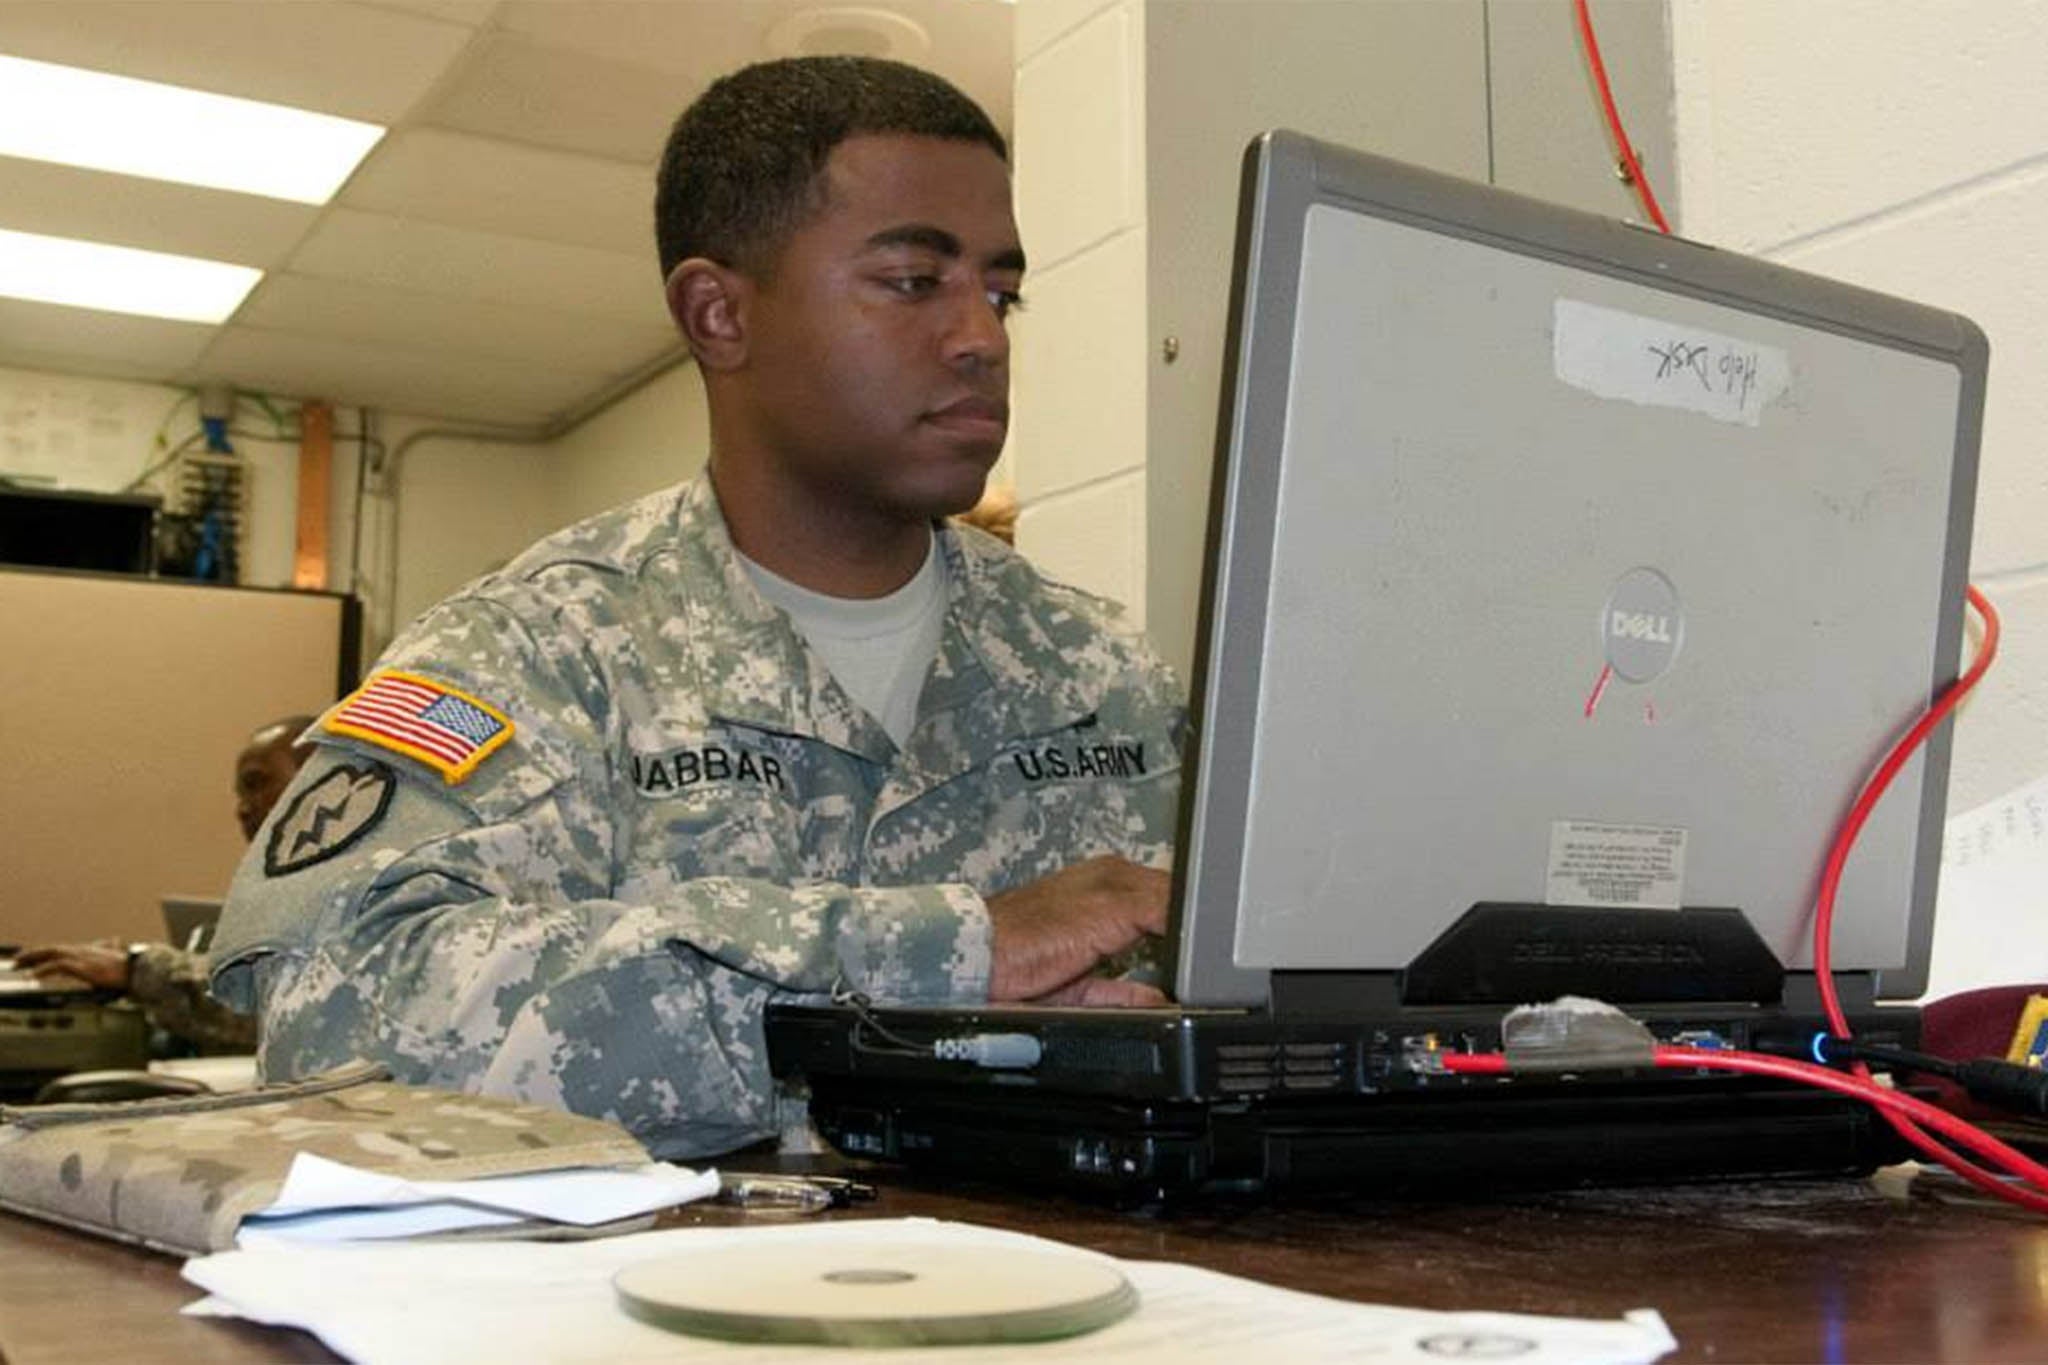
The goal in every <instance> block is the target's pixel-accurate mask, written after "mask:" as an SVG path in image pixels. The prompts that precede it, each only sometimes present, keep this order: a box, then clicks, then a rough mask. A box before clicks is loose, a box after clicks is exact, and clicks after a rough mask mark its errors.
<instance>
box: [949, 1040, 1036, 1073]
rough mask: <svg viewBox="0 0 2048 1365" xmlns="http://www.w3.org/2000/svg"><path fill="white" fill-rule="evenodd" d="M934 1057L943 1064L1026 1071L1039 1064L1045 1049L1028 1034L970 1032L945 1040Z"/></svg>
mask: <svg viewBox="0 0 2048 1365" xmlns="http://www.w3.org/2000/svg"><path fill="white" fill-rule="evenodd" d="M932 1055H933V1056H935V1057H937V1058H938V1059H939V1060H940V1061H943V1062H973V1063H974V1064H975V1065H976V1066H981V1067H987V1068H988V1069H989V1070H991V1071H1022V1070H1024V1069H1026V1068H1029V1067H1034V1066H1037V1065H1038V1059H1039V1058H1040V1057H1043V1056H1044V1055H1045V1048H1044V1046H1043V1045H1042V1044H1040V1043H1039V1041H1038V1040H1037V1039H1036V1038H1034V1037H1032V1036H1031V1035H1030V1034H1028V1033H970V1034H968V1035H967V1036H965V1037H963V1038H941V1039H939V1040H938V1041H937V1042H935V1043H933V1044H932Z"/></svg>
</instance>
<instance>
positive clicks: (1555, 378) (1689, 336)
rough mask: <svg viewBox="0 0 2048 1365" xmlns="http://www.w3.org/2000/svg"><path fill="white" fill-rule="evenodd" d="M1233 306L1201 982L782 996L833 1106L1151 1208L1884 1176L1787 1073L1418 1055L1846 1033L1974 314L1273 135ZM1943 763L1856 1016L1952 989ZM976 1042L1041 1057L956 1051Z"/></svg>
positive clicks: (1945, 750) (1892, 837)
mask: <svg viewBox="0 0 2048 1365" xmlns="http://www.w3.org/2000/svg"><path fill="white" fill-rule="evenodd" d="M1230 325H1231V336H1230V348H1229V351H1228V357H1227V360H1226V372H1225V376H1224V389H1223V395H1222V398H1223V403H1222V408H1223V411H1222V420H1221V422H1220V425H1219V451H1218V458H1217V467H1216V473H1215V484H1214V492H1213V498H1212V508H1211V527H1210V537H1209V547H1208V564H1207V569H1206V579H1205V591H1204V597H1205V606H1204V615H1203V618H1202V622H1201V626H1200V634H1199V639H1198V643H1197V658H1196V671H1195V676H1194V679H1193V699H1192V706H1193V708H1194V719H1195V726H1194V738H1193V739H1192V740H1191V745H1190V752H1189V753H1188V754H1187V755H1186V758H1185V763H1184V766H1183V774H1182V777H1183V783H1184V789H1183V793H1182V799H1183V803H1184V805H1183V812H1182V818H1181V826H1180V833H1179V841H1178V844H1177V850H1178V854H1177V867H1176V871H1175V879H1174V892H1173V895H1174V906H1173V920H1172V925H1171V933H1170V946H1171V952H1172V959H1173V964H1172V974H1171V985H1172V993H1173V995H1174V998H1175V1000H1176V1001H1177V1002H1178V1003H1177V1004H1176V1005H1175V1006H1174V1007H1172V1008H1168V1009H1151V1010H1119V1011H1085V1010H1073V1009H1043V1008H1039V1009H1034V1008H1030V1007H1014V1006H1011V1007H999V1006H978V1007H968V1008H955V1009H884V1008H873V1009H866V1010H863V1009H849V1008H847V1007H844V1006H831V1007H821V1006H800V1005H779V1006H776V1007H774V1008H772V1009H771V1010H770V1013H769V1021H768V1042H769V1049H770V1061H771V1065H772V1067H773V1068H774V1070H775V1071H776V1072H777V1074H778V1075H782V1076H792V1077H793V1076H801V1077H802V1078H803V1079H804V1082H805V1083H806V1084H808V1086H809V1088H810V1091H811V1094H812V1114H813V1118H814V1121H815V1122H816V1123H817V1124H818V1126H819V1128H820V1129H821V1130H822V1131H823V1132H824V1133H825V1135H826V1136H827V1137H828V1138H829V1139H830V1140H832V1141H833V1142H834V1143H835V1144H836V1145H837V1146H839V1147H840V1148H841V1149H842V1150H844V1151H847V1152H849V1153H853V1154H857V1155H861V1156H871V1157H880V1158H885V1159H891V1160H900V1161H906V1162H911V1163H916V1164H921V1165H925V1166H930V1167H934V1168H939V1169H945V1170H950V1171H954V1172H958V1173H969V1174H975V1175H984V1176H995V1177H999V1178H1004V1179H1011V1180H1024V1181H1037V1182H1051V1183H1056V1184H1063V1185H1067V1186H1071V1187H1076V1188H1081V1189H1090V1190H1098V1191H1104V1192H1109V1193H1113V1194H1116V1195H1118V1196H1136V1197H1141V1198H1144V1197H1154V1196H1160V1195H1167V1196H1171V1195H1175V1194H1178V1193H1184V1192H1188V1191H1216V1190H1232V1191H1252V1192H1260V1193H1268V1192H1276V1191H1278V1192H1285V1191H1290V1190H1355V1191H1363V1192H1368V1193H1401V1192H1406V1191H1410V1190H1417V1189H1426V1188H1432V1187H1441V1186H1443V1185H1444V1184H1446V1183H1454V1184H1456V1185H1457V1186H1458V1187H1459V1188H1462V1189H1467V1190H1469V1189H1473V1188H1484V1187H1497V1186H1503V1185H1513V1184H1540V1185H1558V1184H1566V1185H1569V1184H1577V1183H1595V1182H1601V1183H1605V1182H1634V1181H1644V1180H1651V1181H1661V1180H1680V1179H1703V1178H1713V1177H1750V1176H1764V1175H1793V1174H1800V1175H1807V1174H1816V1175H1817V1174H1834V1173H1851V1172H1860V1171H1865V1170H1868V1169H1870V1168H1871V1167H1873V1166H1875V1165H1876V1164H1879V1163H1881V1162H1883V1161H1885V1160H1889V1159H1893V1158H1894V1157H1895V1156H1896V1155H1897V1149H1896V1148H1895V1147H1894V1146H1892V1138H1891V1135H1890V1134H1889V1131H1888V1130H1887V1129H1886V1128H1885V1125H1884V1124H1883V1123H1882V1121H1881V1120H1877V1119H1876V1118H1875V1117H1874V1116H1873V1115H1872V1114H1870V1113H1869V1112H1868V1111H1867V1110H1866V1109H1865V1108H1864V1107H1863V1106H1860V1105H1857V1104H1855V1103H1854V1102H1850V1101H1843V1100H1839V1099H1837V1098H1835V1097H1833V1096H1831V1095H1828V1094H1825V1093H1822V1092H1818V1091H1812V1090H1808V1089H1806V1088H1803V1087H1795V1086H1791V1085H1789V1084H1785V1083H1778V1082H1769V1081H1756V1080H1752V1079H1739V1078H1733V1077H1728V1076H1723V1075H1713V1074H1707V1073H1675V1072H1668V1071H1652V1070H1650V1069H1648V1068H1642V1069H1638V1070H1635V1071H1620V1072H1593V1071H1588V1072H1586V1073H1585V1074H1581V1075H1560V1076H1557V1077H1554V1078H1531V1077H1527V1076H1519V1077H1514V1078H1501V1077H1473V1076H1462V1075H1446V1074H1442V1071H1441V1069H1440V1068H1437V1067H1433V1066H1432V1065H1431V1064H1430V1063H1431V1059H1432V1057H1433V1056H1436V1055H1438V1054H1440V1053H1441V1052H1442V1051H1444V1050H1446V1049H1449V1050H1474V1051H1489V1050H1495V1049H1498V1048H1499V1046H1500V1044H1501V1022H1502V1018H1503V1016H1504V1014H1505V1013H1506V1012H1507V1011H1508V1010H1509V1009H1510V1008H1512V1007H1514V1006H1517V1005H1521V1004H1525V1003H1528V1002H1534V1001H1545V1000H1550V999H1553V998H1555V997H1558V996H1562V995H1567V994H1570V995H1578V996H1585V997H1592V998H1595V999H1598V1000H1602V1001H1606V1002H1608V1003H1610V1004H1613V1005H1615V1006H1617V1007H1619V1008H1621V1009H1623V1010H1624V1011H1626V1012H1627V1013H1628V1014H1629V1015H1631V1016H1632V1017H1634V1018H1635V1019H1637V1020H1638V1021H1640V1022H1642V1023H1643V1024H1644V1025H1646V1026H1647V1027H1648V1028H1649V1029H1650V1031H1651V1032H1652V1033H1654V1034H1655V1035H1656V1036H1657V1037H1658V1038H1659V1039H1661V1040H1664V1041H1678V1042H1690V1043H1694V1044H1697V1045H1702V1046H1733V1047H1741V1048H1753V1049H1761V1050H1780V1051H1790V1050H1794V1049H1797V1048H1799V1047H1800V1046H1801V1045H1802V1044H1803V1043H1804V1042H1806V1041H1807V1040H1809V1039H1810V1038H1811V1036H1812V1035H1813V1034H1814V1033H1815V1032H1816V1031H1819V1030H1821V1029H1822V1028H1824V1021H1823V1018H1822V1015H1821V1012H1820V1009H1819V1007H1818V1004H1817V994H1816V989H1815V985H1814V981H1813V970H1812V962H1813V953H1812V948H1811V944H1810V941H1809V939H1810V931H1811V915H1812V906H1813V901H1814V897H1815V892H1816V888H1817V884H1818V881H1819V876H1820V871H1821V867H1822V863H1823V860H1824V858H1825V855H1826V853H1827V849H1828V846H1829V843H1830V840H1831V839H1832V837H1833V835H1834V832H1835V829H1836V826H1837V824H1838V823H1839V821H1840V820H1841V818H1842V817H1843V815H1844V814H1845V813H1846V812H1847V810H1848V809H1849V806H1850V804H1851V802H1852V800H1853V799H1854V797H1855V795H1856V793H1857V791H1858V790H1859V788H1860V787H1861V785H1862V783H1863V781H1864V778H1865V776H1866V774H1867V773H1868V772H1869V771H1870V770H1871V768H1872V767H1873V766H1874V764H1875V763H1876V761H1877V760H1878V758H1879V757H1880V756H1881V755H1882V754H1883V752H1884V751H1885V749H1886V747H1887V746H1888V745H1889V744H1890V743H1892V742H1893V740H1894V739H1895V738H1896V737H1897V735H1898V734H1900V733H1902V732H1903V730H1904V728H1905V727H1906V726H1907V725H1908V724H1909V723H1910V722H1911V721H1912V720H1913V719H1915V718H1916V717H1917V716H1918V714H1919V713H1920V712H1921V711H1922V710H1923V709H1924V708H1925V706H1926V705H1927V704H1928V702H1929V700H1930V698H1931V697H1933V696H1934V695H1936V694H1937V693H1938V692H1939V691H1940V690H1941V689H1942V688H1943V687H1945V686H1946V685H1947V684H1948V683H1950V682H1951V681H1952V680H1953V679H1954V677H1955V675H1956V672H1957V661H1958V657H1959V653H1960V650H1961V647H1962V628H1963V620H1964V608H1963V602H1964V589H1965V586H1966V571H1967V565H1968V558H1969V545H1970V526H1971V514H1972V509H1973V506H1974V501H1975V468H1976V452H1977V443H1978V433H1979V425H1980V420H1981V413H1982V406H1983V393H1984V377H1985V364H1986V357H1987V347H1986V344H1985V342H1984V339H1983V336H1982V334H1981V333H1980V332H1979V331H1978V330H1977V329H1976V328H1975V327H1974V326H1973V325H1971V324H1970V323H1969V322H1968V321H1966V320H1965V319H1962V318H1960V317H1956V316H1954V315H1951V314H1948V313H1944V312H1939V311H1936V310H1934V309H1930V308H1925V307H1921V306H1917V305H1914V304H1911V303H1907V302H1903V301H1900V300H1897V299H1892V298H1887V297H1882V296H1879V295H1876V294H1873V293H1870V292H1867V291H1864V290H1860V289H1855V288H1851V287H1848V286H1846V285H1841V284H1837V283H1833V282H1829V281H1826V280H1822V279H1818V278H1814V277H1811V276H1807V275H1802V274H1798V273H1795V272H1793V271H1790V270H1787V269H1784V268H1782V267H1779V266H1776V265H1772V264H1769V263H1766V262H1763V261H1759V260H1752V259H1746V258H1744V257H1742V256H1740V255H1737V254H1734V253H1730V252H1724V251H1718V250H1715V249H1712V248H1709V247H1706V246H1702V245H1699V244H1696V243H1692V242H1687V241H1684V240H1680V239H1676V238H1669V237H1664V236H1661V235H1657V234H1654V233H1650V232H1647V231H1643V230H1639V229H1637V228H1634V227H1631V226H1628V225H1626V224H1623V223H1619V222H1615V221H1610V220H1607V219H1603V218H1599V217H1596V216H1592V215H1588V214H1585V213H1580V212H1576V211H1573V210H1570V209H1566V208H1562V207H1558V206H1555V205H1550V204H1546V203H1541V202H1537V201H1534V200H1531V199H1527V198H1523V197H1520V196H1517V195H1514V194H1511V193H1507V192H1505V191H1502V190H1498V189H1495V188H1491V187H1488V186H1485V185H1480V184H1474V183H1470V182H1466V181H1463V180H1459V179H1454V178H1451V177H1448V176H1444V175H1440V174H1436V173H1433V172H1429V171H1426V170H1421V169H1418V168H1416V167H1413V166H1408V165H1403V164H1399V163H1396V162H1393V161H1389V160H1386V159H1383V158H1380V157H1376V156H1371V155H1367V154H1365V153H1362V152H1358V151H1353V150H1347V149H1345V148H1341V147H1337V146H1332V145H1329V144H1326V143H1321V142H1318V141H1315V140H1312V139H1310V138H1307V137H1304V136H1301V135H1298V134H1294V133H1288V132H1273V133H1269V134H1266V135H1265V136H1263V137H1261V138H1259V139H1258V140H1256V141H1255V142H1254V143H1253V144H1252V146H1251V148H1250V149H1249V151H1248V153H1247V156H1246V162H1245V171H1244V177H1243V182H1242V198H1241V212H1240V223H1239V237H1238V245H1237V257H1236V265H1235V273H1234V279H1233V286H1232V301H1231V307H1230ZM1949 744H1950V740H1949V734H1948V731H1947V728H1946V726H1944V727H1943V728H1942V729H1941V730H1938V731H1937V732H1936V733H1935V735H1934V737H1933V738H1932V740H1931V741H1930V742H1929V743H1928V744H1927V745H1926V746H1925V748H1924V749H1923V750H1922V751H1921V752H1920V753H1919V754H1918V755H1917V756H1916V757H1915V758H1914V759H1913V760H1912V761H1911V763H1909V764H1908V765H1907V767H1906V768H1905V770H1904V771H1903V772H1902V773H1901V774H1900V777H1899V779H1898V780H1897V782H1896V783H1895V785H1894V787H1893V789H1892V791H1891V793H1890V794H1889V795H1888V796H1887V797H1886V799H1885V801H1884V802H1883V803H1882V804H1881V805H1880V806H1879V807H1878V809H1877V811H1876V814H1875V815H1874V817H1873V818H1872V819H1871V821H1870V822H1869V824H1868V825H1867V827H1866V828H1865V830H1864V832H1863V834H1862V837H1861V839H1860V840H1859V843H1858V846H1857V849H1856V852H1855V854H1854V857H1853V858H1852V859H1851V861H1850V862H1849V865H1848V869H1847V873H1846V875H1845V877H1844V879H1843V882H1842V884H1841V893H1840V898H1839V902H1838V911H1837V928H1836V933H1835V941H1834V945H1833V946H1834V960H1835V963H1836V969H1837V981H1838V985H1839V988H1840V991H1841V994H1842V998H1843V1000H1844V1002H1845V1006H1846V1008H1847V1009H1848V1012H1849V1017H1850V1020H1851V1023H1852V1026H1853V1027H1854V1028H1855V1030H1856V1031H1857V1032H1858V1033H1859V1034H1861V1035H1864V1036H1866V1037H1868V1038H1870V1039H1872V1040H1873V1041H1878V1040H1882V1041H1889V1042H1892V1043H1895V1044H1899V1045H1908V1046H1909V1045H1910V1044H1911V1043H1912V1042H1913V1041H1914V1040H1915V1038H1916V1036H1917V1015H1916V1013H1915V1011H1914V1010H1913V1009H1911V1008H1910V1007H1905V1006H1900V1005H1892V1004H1886V1003H1883V1002H1886V1001H1892V1000H1906V999H1910V998H1911V997H1913V996H1915V995H1917V994H1918V993H1919V992H1920V990H1921V989H1922V985H1923V983H1924V981H1925V979H1926V975H1927V967H1928V961H1927V959H1928V951H1929V945H1930V941H1931V936H1932V930H1933V924H1932V915H1933V909H1934V891H1935V879H1936V874H1937V870H1938V864H1939V855H1940V840H1941V823H1942V814H1943V805H1944V794H1945V789H1946V785H1947V775H1948V758H1949ZM884 1030H886V1033H884V1032H883V1031H884ZM976 1034H997V1035H1000V1036H1002V1037H1004V1038H1005V1039H1008V1040H1011V1042H1012V1043H1015V1044H1016V1045H1015V1046H1011V1045H1010V1044H1006V1049H1007V1050H1010V1051H1013V1052H1015V1053H1017V1055H1018V1057H1019V1058H1020V1059H1024V1060H1020V1062H1019V1064H1017V1065H1012V1066H1008V1067H1000V1068H988V1067H982V1066H977V1065H975V1064H974V1063H972V1062H967V1061H959V1060H950V1059H948V1058H947V1057H946V1056H943V1055H941V1054H945V1053H948V1052H951V1051H952V1050H953V1049H950V1048H948V1047H946V1046H944V1043H945V1042H946V1040H949V1039H958V1038H961V1037H965V1036H969V1035H976ZM885 1039H886V1040H887V1041H885ZM1016 1040H1023V1041H1022V1042H1021V1043H1016Z"/></svg>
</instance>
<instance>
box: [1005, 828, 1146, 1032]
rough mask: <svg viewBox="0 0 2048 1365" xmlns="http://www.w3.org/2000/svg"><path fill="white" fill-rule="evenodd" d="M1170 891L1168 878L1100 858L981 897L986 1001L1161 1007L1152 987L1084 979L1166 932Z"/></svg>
mask: <svg viewBox="0 0 2048 1365" xmlns="http://www.w3.org/2000/svg"><path fill="white" fill-rule="evenodd" d="M1172 884H1173V879H1172V877H1171V876H1170V875H1169V874H1168V873H1165V872H1161V871H1159V870H1157V869H1156V868H1149V867H1140V866H1138V865H1137V864H1136V863H1133V862H1130V861H1128V860H1127V859H1124V858H1118V857H1113V856H1109V855H1104V856H1102V857H1097V858H1090V859H1089V860H1088V861H1086V862H1083V863H1076V864H1074V865H1073V866H1072V867H1069V868H1065V869H1063V870H1062V871H1059V872H1055V873H1053V874H1052V875H1051V876H1049V877H1041V878H1039V879H1038V880H1037V881H1035V882H1027V883H1025V884H1024V885H1023V886H1019V887H1016V888H1014V889H1012V890H1009V891H1005V892H1002V893H1001V894H1000V895H995V896H991V897H989V899H988V913H989V919H990V920H991V921H992V922H993V924H994V926H995V945H994V962H993V964H992V966H991V967H990V970H989V999H991V1000H1031V1001H1036V1002H1039V1003H1043V1004H1054V1005H1159V1004H1164V1003H1165V1002H1166V997H1165V996H1164V995H1162V994H1161V993H1160V992H1159V990H1158V989H1157V988H1156V987H1153V986H1148V985H1145V984H1143V983H1141V982H1136V981H1120V980H1114V979H1111V978H1108V977H1100V976H1092V975H1090V973H1091V972H1093V971H1094V969H1095V967H1096V965H1097V964H1098V963H1100V962H1101V961H1102V960H1103V959H1104V958H1108V957H1113V956H1115V955H1116V954H1118V953H1121V952H1123V951H1124V950H1125V949H1127V948H1129V947H1130V946H1131V945H1132V944H1134V943H1136V942H1138V940H1139V939H1140V938H1141V937H1142V936H1144V935H1146V934H1161V933H1164V932H1166V902H1167V896H1168V894H1169V892H1170V890H1171V888H1172Z"/></svg>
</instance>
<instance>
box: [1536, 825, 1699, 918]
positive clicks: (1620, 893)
mask: <svg viewBox="0 0 2048 1365" xmlns="http://www.w3.org/2000/svg"><path fill="white" fill-rule="evenodd" d="M1684 894H1685V831H1684V830H1682V829H1667V828H1665V827H1663V826H1660V825H1603V824H1597V823H1595V822H1593V821H1590V820H1553V821H1551V822H1550V879H1549V882H1548V884H1547V886H1546V888H1545V890H1544V893H1543V903H1544V904H1545V905H1601V906H1618V907H1621V908H1624V909H1630V910H1676V909H1678V908H1679V907H1680V906H1681V905H1683V904H1684V903H1685V901H1684Z"/></svg>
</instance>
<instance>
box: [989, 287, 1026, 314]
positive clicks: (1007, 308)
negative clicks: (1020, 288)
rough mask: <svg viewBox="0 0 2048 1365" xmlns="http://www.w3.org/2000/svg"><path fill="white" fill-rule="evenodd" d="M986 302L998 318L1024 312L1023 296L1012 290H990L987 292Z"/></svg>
mask: <svg viewBox="0 0 2048 1365" xmlns="http://www.w3.org/2000/svg"><path fill="white" fill-rule="evenodd" d="M988 301H989V306H990V307H992V308H994V309H995V310H996V316H997V317H999V318H1007V317H1009V316H1010V314H1012V313H1021V312H1023V311H1024V296H1023V295H1022V294H1019V293H1018V292H1017V291H1016V290H1014V289H991V290H989V291H988Z"/></svg>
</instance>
